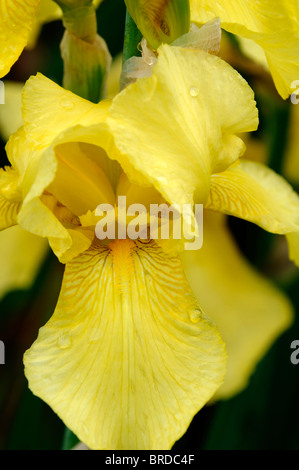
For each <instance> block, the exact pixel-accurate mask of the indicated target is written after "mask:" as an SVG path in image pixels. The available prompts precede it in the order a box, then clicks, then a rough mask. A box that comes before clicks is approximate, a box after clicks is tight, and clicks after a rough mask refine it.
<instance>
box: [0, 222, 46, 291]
mask: <svg viewBox="0 0 299 470" xmlns="http://www.w3.org/2000/svg"><path fill="white" fill-rule="evenodd" d="M48 247H49V245H48V243H47V241H46V240H44V239H42V238H39V237H36V236H35V235H32V234H31V233H29V232H26V231H25V230H22V229H21V228H20V227H18V226H15V227H11V228H10V229H8V230H4V231H2V232H1V233H0V259H1V270H0V299H2V298H3V297H4V295H5V294H7V293H8V292H9V291H11V290H13V289H27V288H29V287H30V286H31V285H32V283H33V281H34V279H35V276H36V275H37V273H38V270H39V269H40V267H41V264H42V262H43V260H44V259H45V256H46V254H47V251H48Z"/></svg>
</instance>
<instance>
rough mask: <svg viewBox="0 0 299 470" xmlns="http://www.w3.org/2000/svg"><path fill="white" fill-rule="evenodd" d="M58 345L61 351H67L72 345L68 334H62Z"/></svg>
mask: <svg viewBox="0 0 299 470" xmlns="http://www.w3.org/2000/svg"><path fill="white" fill-rule="evenodd" d="M57 344H58V347H59V349H67V348H69V347H70V346H71V345H72V340H71V337H70V336H69V335H68V334H66V333H60V334H59V337H58V341H57Z"/></svg>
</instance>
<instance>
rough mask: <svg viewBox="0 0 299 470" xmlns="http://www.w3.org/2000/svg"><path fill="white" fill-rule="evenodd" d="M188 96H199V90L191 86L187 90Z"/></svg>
mask: <svg viewBox="0 0 299 470" xmlns="http://www.w3.org/2000/svg"><path fill="white" fill-rule="evenodd" d="M189 92H190V95H191V96H193V97H194V98H196V96H198V94H199V89H198V88H197V87H196V86H191V87H190V89H189Z"/></svg>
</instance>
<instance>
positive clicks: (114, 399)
mask: <svg viewBox="0 0 299 470" xmlns="http://www.w3.org/2000/svg"><path fill="white" fill-rule="evenodd" d="M232 84H233V86H232ZM23 120H24V126H23V127H22V128H21V129H20V130H19V131H18V132H17V133H16V134H14V135H13V136H12V137H11V139H10V140H9V142H8V145H7V154H8V157H9V160H10V162H11V164H12V168H7V169H6V170H5V171H3V170H2V171H1V173H0V188H1V190H0V214H1V219H0V220H1V227H0V228H2V229H4V228H7V227H9V226H11V225H14V224H16V223H18V224H19V225H20V226H21V227H23V228H24V229H25V230H28V231H29V232H31V233H33V234H36V235H39V236H41V237H47V238H48V239H49V243H50V245H51V247H52V249H53V251H54V252H55V254H56V255H57V256H58V258H59V259H60V260H61V261H62V262H64V263H66V270H65V275H64V280H63V285H62V289H61V294H60V298H59V301H58V304H57V307H56V310H55V312H54V314H53V316H52V318H51V319H50V321H49V322H48V323H47V324H46V325H45V326H44V327H43V328H41V330H40V332H39V336H38V339H37V340H36V342H35V343H34V344H33V346H32V347H31V348H30V350H29V351H27V353H26V354H25V359H24V361H25V373H26V376H27V378H28V381H29V386H30V388H31V390H32V391H33V393H35V394H36V395H38V396H39V397H41V398H42V399H43V400H45V401H46V402H47V403H48V404H49V405H50V406H51V407H52V408H53V409H54V411H55V412H56V413H57V414H58V415H59V416H60V417H61V418H62V419H63V421H64V422H65V423H66V425H67V426H68V427H69V428H70V429H72V430H73V431H74V432H75V433H76V434H77V436H78V437H79V438H80V440H82V441H83V442H84V443H86V444H87V445H88V446H89V447H90V448H93V449H168V448H170V447H171V446H172V445H173V443H174V442H175V441H176V440H177V439H178V438H179V437H180V436H181V435H182V434H183V433H184V432H185V430H186V428H187V426H188V425H189V423H190V421H191V419H192V417H193V416H194V414H195V413H196V412H197V411H198V410H199V409H200V408H201V407H202V406H203V405H204V404H205V403H206V402H207V401H209V400H210V399H211V398H212V396H213V395H214V393H215V392H216V390H217V389H218V388H219V386H220V385H221V384H222V382H223V379H224V375H225V370H226V352H225V348H224V343H223V341H222V339H221V337H220V335H219V333H218V330H217V329H216V327H215V325H214V323H212V322H211V321H210V320H208V319H207V318H206V317H205V315H204V314H203V313H202V311H201V307H200V305H199V303H198V301H197V300H196V298H195V296H194V294H193V293H192V291H191V288H190V287H189V285H188V283H187V281H186V278H185V275H184V269H183V266H184V268H185V271H186V274H187V277H188V279H189V282H190V283H192V282H193V284H194V291H195V293H197V294H198V295H199V297H200V296H201V293H200V292H197V289H198V288H199V289H200V286H198V285H196V283H195V282H194V275H195V276H196V275H197V274H198V273H199V272H200V271H198V269H201V268H200V264H201V263H203V264H202V266H204V259H205V254H204V252H203V254H202V256H201V260H199V264H198V263H197V261H196V258H197V253H196V254H195V256H194V262H193V263H192V262H191V264H190V256H191V255H190V256H189V254H188V253H184V254H181V255H180V254H176V253H171V254H170V253H169V252H167V251H164V250H162V248H161V247H160V245H159V244H158V243H156V242H154V241H153V240H143V241H142V240H139V241H135V242H134V241H132V240H128V239H126V240H115V241H112V242H111V243H109V244H108V245H107V244H102V243H101V242H100V241H98V240H96V239H95V236H94V226H88V224H87V225H86V226H85V224H84V223H83V221H84V220H86V219H88V214H89V213H90V212H92V211H94V209H95V208H96V207H97V205H99V204H100V203H102V202H108V203H111V204H114V203H115V200H116V196H117V195H127V196H128V197H129V198H133V199H134V198H135V202H139V203H144V204H145V205H147V204H149V203H151V202H152V201H153V200H155V199H156V198H157V199H159V198H161V197H162V198H163V199H164V200H165V201H166V202H168V203H170V204H182V203H187V204H188V203H190V204H192V205H193V203H203V204H204V205H205V207H206V209H209V210H212V211H220V212H224V213H228V214H232V215H235V216H238V217H242V218H244V219H246V220H250V221H252V222H255V223H257V224H259V225H261V226H262V227H263V228H265V229H267V230H269V231H272V232H275V233H287V234H295V236H297V233H298V231H299V217H298V208H299V197H298V196H297V195H296V194H295V193H294V192H293V191H292V189H291V188H290V186H289V185H288V184H287V183H286V182H285V181H284V180H283V179H282V178H280V177H279V176H277V175H275V174H274V173H273V172H272V171H270V170H268V169H267V168H266V167H264V166H262V165H260V164H257V163H254V162H249V161H246V160H242V159H241V160H240V159H239V157H240V156H241V155H242V153H243V152H244V144H243V142H242V140H241V139H240V138H239V137H237V136H236V134H237V133H242V132H248V131H251V130H254V129H256V127H257V124H258V117H257V109H256V106H255V101H254V97H253V92H252V91H251V89H250V88H249V86H248V85H247V83H246V82H245V80H243V79H242V77H241V76H240V75H239V74H238V73H237V72H235V71H234V70H233V69H232V68H231V67H230V66H229V65H228V64H226V63H225V62H223V61H222V60H221V59H219V58H218V57H216V56H212V55H209V54H208V53H206V52H203V51H200V50H184V49H182V48H180V47H170V46H167V45H164V46H161V48H160V49H159V58H158V62H157V65H156V66H155V68H154V71H153V75H152V76H151V77H148V78H144V79H140V80H138V81H137V82H136V83H135V84H132V85H130V86H128V87H127V88H126V89H125V90H123V92H121V93H120V94H119V95H117V96H116V97H115V98H114V99H113V101H112V102H110V101H102V102H101V103H99V104H93V103H90V102H88V101H86V100H84V99H81V98H79V97H78V96H76V95H74V94H72V93H71V92H69V91H66V90H64V89H62V88H60V87H59V86H58V85H56V84H54V83H53V82H51V81H50V80H48V79H46V78H45V77H43V76H41V75H38V76H37V77H33V78H31V79H30V80H29V81H28V82H27V84H26V86H25V89H24V92H23ZM207 212H208V211H207ZM209 226H210V227H212V228H211V231H210V234H209V235H208V237H207V240H206V242H205V241H204V246H205V247H206V250H207V253H209V251H210V252H211V251H212V252H213V253H214V258H215V256H216V252H214V249H211V248H208V246H211V245H210V244H209V242H211V244H212V245H214V246H215V247H216V248H217V256H218V252H219V260H220V261H219V266H223V265H224V264H225V263H222V260H223V257H225V256H226V254H227V253H228V252H232V253H233V252H234V249H233V248H232V246H231V244H230V243H231V242H230V241H229V238H228V237H227V235H226V236H225V237H226V238H225V239H224V240H225V241H224V242H223V247H219V246H217V240H215V228H213V225H210V224H209ZM217 230H218V229H217ZM221 230H222V229H221ZM224 232H225V231H224ZM205 243H206V244H205ZM221 248H223V252H222V251H221ZM192 255H194V252H193V253H192ZM295 255H296V253H295ZM199 256H200V254H199ZM233 256H234V257H235V258H236V256H235V255H234V254H233ZM181 258H182V259H181ZM296 260H297V262H298V261H299V258H296ZM223 261H224V262H225V259H224V260H223ZM182 263H183V264H182ZM196 266H199V268H197V267H196ZM209 269H210V271H207V273H208V272H209V275H208V274H207V278H208V277H213V275H214V274H213V268H209ZM215 269H216V270H218V266H217V265H215ZM236 269H237V270H238V271H240V270H242V273H244V276H246V277H247V279H248V286H249V287H250V286H254V285H257V284H260V283H259V282H257V280H256V277H255V274H253V272H252V271H251V270H250V268H249V267H246V265H244V264H240V263H239V264H238V263H236ZM192 270H193V273H192ZM201 276H202V274H201ZM221 277H222V275H220V274H219V276H218V278H217V276H215V279H217V282H218V279H219V280H220V279H221ZM192 279H193V281H192ZM236 282H237V280H236ZM264 287H265V295H264V297H263V299H261V298H259V296H256V297H255V302H256V305H255V306H254V307H253V308H254V312H255V315H256V316H258V315H257V313H258V311H259V308H260V307H261V305H263V302H265V299H266V297H267V296H268V295H269V296H272V297H273V305H274V304H275V308H277V306H278V310H279V311H280V310H282V311H283V315H282V316H281V315H280V314H279V315H278V317H277V320H274V325H275V326H274V328H272V330H271V334H270V337H269V338H268V339H269V341H270V340H271V335H272V338H273V337H274V336H275V335H276V334H277V332H278V331H281V329H283V328H285V327H286V325H288V324H289V321H290V307H289V304H288V303H287V301H285V299H284V297H282V296H280V294H278V293H276V291H274V290H273V288H272V287H271V286H268V284H265V286H264ZM264 287H263V288H264ZM273 294H274V295H273ZM223 295H225V294H223ZM226 298H227V297H226ZM259 300H261V305H259ZM236 305H238V307H239V300H238V299H237V298H236V304H233V303H232V311H233V312H236V311H237V308H236ZM215 306H216V307H217V308H218V305H217V303H216V304H215ZM208 308H211V309H212V306H211V304H210V306H208ZM220 313H221V312H219V315H220ZM253 318H254V316H253ZM234 321H235V319H234V318H233V317H232V323H231V325H233V322H234ZM239 321H240V320H239ZM265 323H268V321H267V320H266V319H265ZM250 325H251V326H252V322H251V323H250ZM232 328H233V327H232ZM227 334H228V335H230V332H229V328H228V330H227ZM261 337H262V335H261V336H260V339H259V341H258V344H259V346H258V348H259V352H258V353H257V354H261V352H262V349H263V348H265V344H264V343H263V339H262V338H261ZM240 340H241V338H240ZM237 342H238V341H237V340H236V343H237ZM236 347H237V344H236ZM246 347H247V348H248V349H249V344H248V343H247V346H246ZM251 357H252V356H251ZM252 361H256V357H255V358H252ZM239 366H240V364H237V365H236V364H235V365H234V364H232V365H231V368H232V369H234V367H239ZM242 380H244V377H243V378H241V380H240V382H242ZM241 386H242V384H241V383H239V384H236V385H235V387H236V388H238V387H239V388H240V387H241ZM223 393H224V395H225V394H228V393H231V390H230V391H227V390H226V391H224V392H223Z"/></svg>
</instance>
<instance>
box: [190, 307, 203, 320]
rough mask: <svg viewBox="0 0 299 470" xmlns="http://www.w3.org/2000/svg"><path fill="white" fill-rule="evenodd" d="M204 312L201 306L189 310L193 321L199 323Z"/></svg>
mask: <svg viewBox="0 0 299 470" xmlns="http://www.w3.org/2000/svg"><path fill="white" fill-rule="evenodd" d="M201 316H202V312H201V310H200V309H199V308H194V309H193V310H191V311H190V312H189V318H190V320H191V321H192V323H198V322H199V320H200V319H201Z"/></svg>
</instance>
